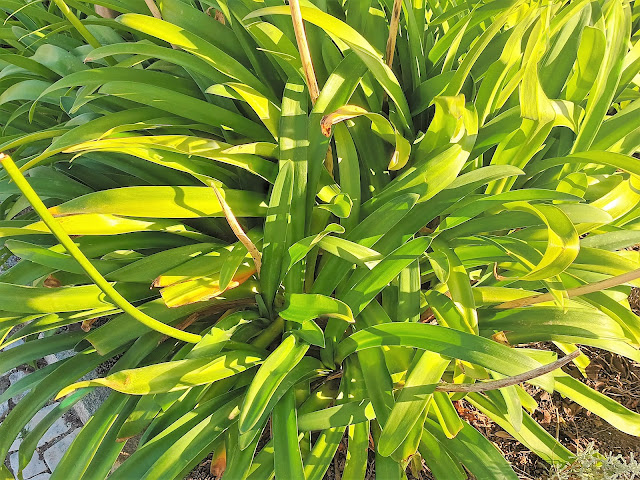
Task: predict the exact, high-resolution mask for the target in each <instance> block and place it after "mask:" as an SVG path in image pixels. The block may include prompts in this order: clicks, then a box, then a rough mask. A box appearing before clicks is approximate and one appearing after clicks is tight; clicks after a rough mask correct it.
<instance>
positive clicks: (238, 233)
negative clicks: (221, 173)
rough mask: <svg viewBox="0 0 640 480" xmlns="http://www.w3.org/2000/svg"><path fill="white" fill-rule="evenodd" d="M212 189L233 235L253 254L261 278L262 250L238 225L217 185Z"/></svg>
mask: <svg viewBox="0 0 640 480" xmlns="http://www.w3.org/2000/svg"><path fill="white" fill-rule="evenodd" d="M211 187H212V188H213V191H214V192H215V194H216V198H217V199H218V202H219V203H220V207H222V211H223V212H224V216H225V217H226V218H227V222H228V223H229V226H230V227H231V230H233V233H234V234H235V235H236V237H238V240H239V241H240V243H242V244H243V245H244V246H245V247H246V249H247V250H248V251H249V253H250V254H251V258H253V263H254V264H255V266H256V272H257V274H258V277H259V276H260V268H261V267H262V254H261V253H260V250H258V248H257V247H256V246H255V245H254V243H253V242H252V241H251V239H250V238H249V237H248V236H247V234H246V233H244V230H243V229H242V227H241V226H240V224H239V223H238V220H237V219H236V216H235V215H234V214H233V212H232V211H231V208H229V205H228V204H227V202H226V201H225V199H224V198H223V197H222V195H221V194H220V191H219V190H218V187H216V186H215V184H213V183H212V184H211Z"/></svg>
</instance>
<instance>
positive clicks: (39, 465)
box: [9, 452, 47, 479]
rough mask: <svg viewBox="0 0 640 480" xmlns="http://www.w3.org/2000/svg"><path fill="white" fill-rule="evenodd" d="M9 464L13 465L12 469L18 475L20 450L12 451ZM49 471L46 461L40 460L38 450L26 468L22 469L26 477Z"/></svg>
mask: <svg viewBox="0 0 640 480" xmlns="http://www.w3.org/2000/svg"><path fill="white" fill-rule="evenodd" d="M9 464H10V465H11V471H12V472H13V473H14V474H16V475H17V473H18V466H19V465H18V452H15V453H12V454H11V456H10V457H9ZM46 471H47V466H46V465H45V463H44V462H43V461H42V460H40V457H39V455H38V452H35V453H34V454H33V457H31V461H30V462H29V464H28V465H27V466H26V467H25V469H24V470H23V471H22V474H23V476H24V478H25V479H27V478H31V477H34V476H36V475H38V474H39V473H43V472H46Z"/></svg>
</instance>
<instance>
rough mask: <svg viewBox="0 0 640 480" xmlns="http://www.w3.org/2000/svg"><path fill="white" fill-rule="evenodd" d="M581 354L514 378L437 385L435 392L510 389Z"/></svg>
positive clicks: (576, 352) (575, 354) (579, 352)
mask: <svg viewBox="0 0 640 480" xmlns="http://www.w3.org/2000/svg"><path fill="white" fill-rule="evenodd" d="M581 353H582V352H581V351H580V350H579V349H578V350H576V351H574V352H571V353H570V354H569V355H566V356H564V357H562V358H560V359H558V360H556V361H555V362H552V363H549V364H547V365H543V366H541V367H538V368H534V369H533V370H530V371H528V372H524V373H521V374H520V375H516V376H514V377H507V378H501V379H499V380H492V381H490V382H482V383H439V384H438V386H437V387H436V392H462V393H471V392H486V391H489V390H496V389H498V388H505V387H510V386H512V385H517V384H519V383H522V382H526V381H529V380H532V379H534V378H536V377H540V376H542V375H545V374H547V373H549V372H552V371H553V370H556V369H557V368H561V367H564V366H565V365H566V364H567V363H569V362H571V361H572V360H575V359H576V358H577V357H578V356H579V355H580V354H581Z"/></svg>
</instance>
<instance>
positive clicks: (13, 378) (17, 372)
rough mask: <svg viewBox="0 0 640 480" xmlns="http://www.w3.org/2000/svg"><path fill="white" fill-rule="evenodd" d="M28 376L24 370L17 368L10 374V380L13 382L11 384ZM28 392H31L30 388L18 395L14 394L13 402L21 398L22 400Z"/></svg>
mask: <svg viewBox="0 0 640 480" xmlns="http://www.w3.org/2000/svg"><path fill="white" fill-rule="evenodd" d="M26 376H27V374H26V373H25V372H23V371H22V370H15V371H13V372H11V374H9V382H11V385H13V384H14V383H16V382H17V381H18V380H21V379H23V378H24V377H26ZM27 393H29V390H27V391H26V392H22V393H19V394H18V395H16V396H14V397H13V403H18V402H19V401H20V400H22V399H23V398H24V396H25V395H26V394H27Z"/></svg>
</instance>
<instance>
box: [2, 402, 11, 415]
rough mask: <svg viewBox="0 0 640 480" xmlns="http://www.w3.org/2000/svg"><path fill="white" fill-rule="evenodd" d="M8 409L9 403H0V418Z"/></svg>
mask: <svg viewBox="0 0 640 480" xmlns="http://www.w3.org/2000/svg"><path fill="white" fill-rule="evenodd" d="M8 411H9V403H8V402H4V403H0V418H2V417H3V416H4V415H5V414H6V413H7V412H8Z"/></svg>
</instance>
